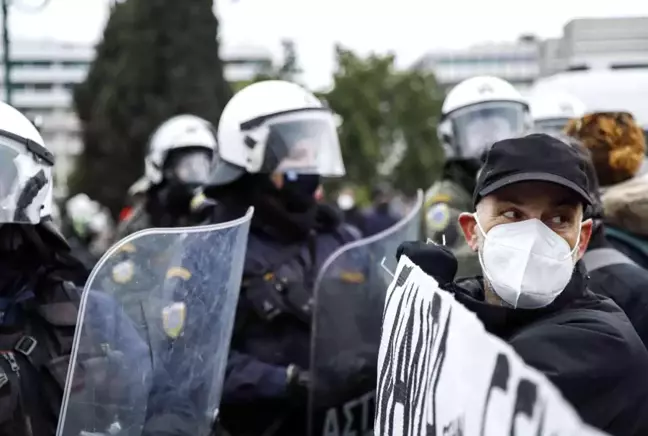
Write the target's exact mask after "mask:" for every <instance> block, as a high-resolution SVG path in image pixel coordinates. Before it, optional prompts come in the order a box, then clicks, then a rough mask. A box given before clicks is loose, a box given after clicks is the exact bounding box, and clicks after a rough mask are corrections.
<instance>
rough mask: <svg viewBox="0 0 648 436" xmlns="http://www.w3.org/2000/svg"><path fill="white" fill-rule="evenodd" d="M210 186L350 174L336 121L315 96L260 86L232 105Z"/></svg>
mask: <svg viewBox="0 0 648 436" xmlns="http://www.w3.org/2000/svg"><path fill="white" fill-rule="evenodd" d="M218 144H219V148H218V153H217V159H216V163H215V168H214V172H213V173H212V178H211V181H210V183H212V184H213V185H224V184H228V183H231V182H233V181H234V180H236V179H238V178H239V177H241V176H242V175H243V174H244V173H262V174H266V173H267V174H271V173H274V172H279V173H284V174H287V173H294V174H317V175H320V176H325V177H339V176H343V175H344V174H345V169H344V163H343V161H342V153H341V151H340V143H339V140H338V136H337V130H336V120H335V115H334V114H333V113H332V112H331V110H330V109H328V108H327V107H326V106H325V105H324V104H322V102H321V101H320V100H319V99H317V97H315V96H314V95H313V94H312V93H310V92H309V91H307V90H306V89H304V88H302V87H301V86H299V85H296V84H294V83H290V82H284V81H280V80H268V81H264V82H257V83H254V84H252V85H249V86H248V87H246V88H244V89H242V90H241V91H239V92H238V93H237V94H235V95H234V97H232V99H231V100H230V101H229V103H227V105H226V106H225V109H224V110H223V113H222V115H221V119H220V123H219V125H218Z"/></svg>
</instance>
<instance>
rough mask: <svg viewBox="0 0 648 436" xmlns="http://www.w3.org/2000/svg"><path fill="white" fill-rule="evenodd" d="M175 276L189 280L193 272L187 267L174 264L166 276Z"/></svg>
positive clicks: (170, 277)
mask: <svg viewBox="0 0 648 436" xmlns="http://www.w3.org/2000/svg"><path fill="white" fill-rule="evenodd" d="M174 277H177V278H180V279H182V280H184V281H187V280H189V279H190V278H191V273H190V272H189V270H188V269H187V268H184V267H181V266H174V267H171V268H169V270H168V271H167V273H166V278H167V279H172V278H174Z"/></svg>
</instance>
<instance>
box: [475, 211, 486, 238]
mask: <svg viewBox="0 0 648 436" xmlns="http://www.w3.org/2000/svg"><path fill="white" fill-rule="evenodd" d="M472 215H473V218H475V222H476V223H477V228H479V231H480V232H482V235H484V238H487V237H488V236H487V235H486V232H485V231H484V228H483V227H482V225H481V223H480V222H479V218H477V212H475V213H473V214H472Z"/></svg>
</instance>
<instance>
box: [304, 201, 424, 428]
mask: <svg viewBox="0 0 648 436" xmlns="http://www.w3.org/2000/svg"><path fill="white" fill-rule="evenodd" d="M422 205H423V193H422V192H421V191H419V193H418V196H417V201H416V203H415V205H414V206H413V207H412V209H411V210H410V211H409V213H408V214H407V216H406V217H405V218H403V219H402V220H401V221H400V222H398V223H397V224H396V225H394V226H393V227H391V228H389V229H387V230H385V231H383V232H381V233H379V234H377V235H374V236H372V237H370V238H366V239H362V240H360V241H357V242H354V243H352V244H348V245H346V246H343V247H341V248H340V249H339V250H338V251H336V252H335V253H333V254H332V255H331V257H330V258H329V259H328V260H326V262H325V263H324V264H323V266H322V269H321V270H320V273H319V275H318V277H317V280H316V283H315V290H314V302H315V304H314V305H313V308H314V309H313V325H312V335H313V340H312V348H311V376H312V379H311V391H310V398H309V423H308V426H309V432H308V434H309V435H310V436H324V435H332V434H356V435H358V436H361V435H369V434H373V431H372V429H373V422H374V419H373V414H374V405H375V389H376V380H377V362H378V348H379V346H380V331H381V323H382V314H383V308H384V302H385V295H386V293H387V287H388V286H389V284H390V283H391V281H392V277H391V275H390V273H389V271H394V270H395V268H396V249H397V248H398V246H399V245H400V243H401V242H403V241H408V240H409V241H412V240H418V239H419V238H420V228H421V219H422Z"/></svg>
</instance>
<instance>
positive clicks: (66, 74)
mask: <svg viewBox="0 0 648 436" xmlns="http://www.w3.org/2000/svg"><path fill="white" fill-rule="evenodd" d="M10 55H11V83H12V93H11V95H12V105H14V106H15V107H16V108H18V109H19V110H20V111H21V112H23V113H24V114H26V115H27V116H29V117H31V118H37V119H39V121H40V123H41V133H42V135H43V139H44V140H45V142H46V144H47V145H48V147H49V148H50V150H51V151H52V152H53V153H54V154H55V156H56V167H55V174H54V177H55V186H56V194H57V195H58V196H64V195H66V181H67V177H68V175H69V174H70V172H71V171H72V169H73V166H74V163H75V158H76V156H77V155H78V154H79V153H80V152H81V151H82V148H83V144H82V142H81V138H80V134H79V133H80V132H79V130H80V126H79V122H78V120H77V118H76V116H75V113H74V108H73V102H72V92H73V88H74V86H75V85H76V84H77V83H80V82H81V81H83V80H84V79H85V77H86V75H87V72H88V69H89V67H90V64H91V62H92V60H93V59H94V47H93V46H91V45H80V44H72V43H64V42H53V41H21V40H15V41H12V45H11V53H10ZM221 57H222V58H223V61H224V63H225V66H224V74H225V78H226V79H227V80H228V81H232V82H235V81H242V80H249V79H252V78H253V77H255V76H256V75H257V74H259V73H264V72H268V71H269V70H271V69H272V66H273V56H272V53H271V52H270V51H269V50H266V49H265V48H263V47H258V46H253V45H226V44H225V45H222V46H221ZM2 67H3V65H0V85H1V86H0V95H1V96H2V98H3V100H6V94H5V89H4V68H2Z"/></svg>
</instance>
